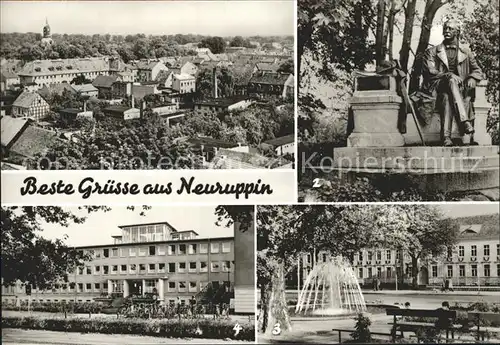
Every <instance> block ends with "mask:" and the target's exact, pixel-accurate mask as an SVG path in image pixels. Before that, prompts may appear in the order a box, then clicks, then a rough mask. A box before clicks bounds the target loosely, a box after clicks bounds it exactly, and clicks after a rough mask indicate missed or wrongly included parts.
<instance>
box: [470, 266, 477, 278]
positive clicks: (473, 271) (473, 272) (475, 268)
mask: <svg viewBox="0 0 500 345" xmlns="http://www.w3.org/2000/svg"><path fill="white" fill-rule="evenodd" d="M471 267H472V276H473V277H477V265H472V266H471Z"/></svg>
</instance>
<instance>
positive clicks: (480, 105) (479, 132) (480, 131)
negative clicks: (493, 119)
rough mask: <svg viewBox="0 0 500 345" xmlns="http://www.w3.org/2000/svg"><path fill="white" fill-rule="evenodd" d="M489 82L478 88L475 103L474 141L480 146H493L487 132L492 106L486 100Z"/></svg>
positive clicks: (481, 83) (483, 82)
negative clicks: (487, 122)
mask: <svg viewBox="0 0 500 345" xmlns="http://www.w3.org/2000/svg"><path fill="white" fill-rule="evenodd" d="M487 85H488V82H486V81H482V82H480V83H479V84H478V85H477V87H476V100H475V101H474V110H475V112H476V119H475V120H474V129H475V131H476V132H475V133H474V140H475V141H476V142H477V143H478V144H479V145H491V136H490V135H489V133H488V132H487V127H486V121H487V119H488V112H489V111H490V109H491V104H490V103H489V102H488V99H487V98H486V86H487Z"/></svg>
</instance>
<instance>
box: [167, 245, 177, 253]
mask: <svg viewBox="0 0 500 345" xmlns="http://www.w3.org/2000/svg"><path fill="white" fill-rule="evenodd" d="M168 255H175V244H171V245H169V246H168Z"/></svg>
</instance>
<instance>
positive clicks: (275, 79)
mask: <svg viewBox="0 0 500 345" xmlns="http://www.w3.org/2000/svg"><path fill="white" fill-rule="evenodd" d="M290 76H291V74H286V73H262V74H256V75H254V76H253V77H252V78H251V79H250V81H249V83H256V84H271V85H284V84H285V82H286V81H287V80H288V78H289V77H290Z"/></svg>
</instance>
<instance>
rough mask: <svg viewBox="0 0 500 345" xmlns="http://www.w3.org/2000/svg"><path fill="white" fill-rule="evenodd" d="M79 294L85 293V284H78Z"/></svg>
mask: <svg viewBox="0 0 500 345" xmlns="http://www.w3.org/2000/svg"><path fill="white" fill-rule="evenodd" d="M77 291H78V292H82V291H83V283H78V289H77Z"/></svg>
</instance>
